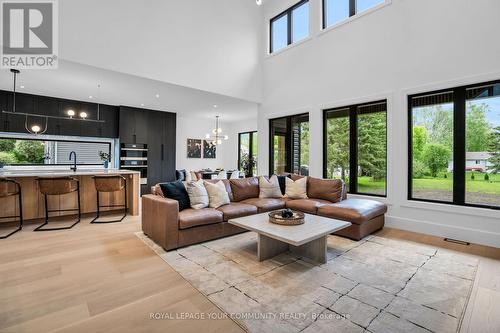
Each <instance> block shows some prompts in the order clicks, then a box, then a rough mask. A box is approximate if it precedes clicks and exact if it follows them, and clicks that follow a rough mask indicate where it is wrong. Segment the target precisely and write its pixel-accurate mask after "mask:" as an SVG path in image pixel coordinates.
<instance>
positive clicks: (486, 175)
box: [484, 173, 490, 181]
mask: <svg viewBox="0 0 500 333" xmlns="http://www.w3.org/2000/svg"><path fill="white" fill-rule="evenodd" d="M484 180H486V181H489V180H490V175H488V174H487V173H485V174H484Z"/></svg>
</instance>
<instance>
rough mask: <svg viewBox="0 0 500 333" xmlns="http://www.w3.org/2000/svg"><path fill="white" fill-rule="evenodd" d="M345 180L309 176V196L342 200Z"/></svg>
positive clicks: (334, 200)
mask: <svg viewBox="0 0 500 333" xmlns="http://www.w3.org/2000/svg"><path fill="white" fill-rule="evenodd" d="M343 183H344V182H343V181H342V180H340V179H319V178H314V177H308V179H307V196H308V197H309V198H315V199H323V200H328V201H331V202H339V201H340V200H342V194H343V193H342V189H343Z"/></svg>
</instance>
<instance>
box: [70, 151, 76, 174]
mask: <svg viewBox="0 0 500 333" xmlns="http://www.w3.org/2000/svg"><path fill="white" fill-rule="evenodd" d="M71 156H74V158H75V159H74V161H73V166H72V167H71V168H70V169H71V170H73V172H76V153H75V152H74V151H72V152H71V153H69V160H70V161H71Z"/></svg>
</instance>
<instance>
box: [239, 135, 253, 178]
mask: <svg viewBox="0 0 500 333" xmlns="http://www.w3.org/2000/svg"><path fill="white" fill-rule="evenodd" d="M238 147H239V149H238V169H239V170H240V171H243V172H245V175H246V176H248V177H251V176H255V175H257V153H258V151H257V149H258V148H257V147H258V145H257V132H256V131H252V132H244V133H239V134H238Z"/></svg>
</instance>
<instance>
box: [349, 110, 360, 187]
mask: <svg viewBox="0 0 500 333" xmlns="http://www.w3.org/2000/svg"><path fill="white" fill-rule="evenodd" d="M357 184H358V114H357V107H356V106H352V107H350V109H349V192H350V193H356V192H357V188H358V186H357Z"/></svg>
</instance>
